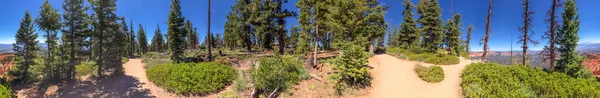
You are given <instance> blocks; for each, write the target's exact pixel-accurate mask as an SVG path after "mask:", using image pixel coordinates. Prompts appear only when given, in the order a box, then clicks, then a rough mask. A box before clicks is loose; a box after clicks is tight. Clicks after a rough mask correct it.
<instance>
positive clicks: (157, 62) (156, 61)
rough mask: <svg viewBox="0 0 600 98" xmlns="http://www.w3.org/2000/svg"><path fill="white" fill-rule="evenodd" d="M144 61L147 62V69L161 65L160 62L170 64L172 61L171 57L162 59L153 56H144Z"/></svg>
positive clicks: (145, 66)
mask: <svg viewBox="0 0 600 98" xmlns="http://www.w3.org/2000/svg"><path fill="white" fill-rule="evenodd" d="M142 63H145V65H144V68H145V69H149V68H152V67H154V66H156V65H160V64H169V63H171V59H162V58H158V59H151V58H142Z"/></svg>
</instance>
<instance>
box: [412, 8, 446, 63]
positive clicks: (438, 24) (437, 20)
mask: <svg viewBox="0 0 600 98" xmlns="http://www.w3.org/2000/svg"><path fill="white" fill-rule="evenodd" d="M417 6H418V8H417V13H418V14H419V15H420V16H421V17H420V18H419V20H418V21H419V23H420V24H421V28H420V29H421V30H420V31H422V32H423V34H422V35H423V36H422V38H423V43H422V47H423V48H425V49H426V51H427V52H432V53H434V52H436V51H437V49H439V48H440V46H441V45H442V44H443V36H444V32H443V24H442V19H441V17H442V14H441V13H442V9H441V8H440V5H439V4H438V1H437V0H421V2H419V4H418V5H417Z"/></svg>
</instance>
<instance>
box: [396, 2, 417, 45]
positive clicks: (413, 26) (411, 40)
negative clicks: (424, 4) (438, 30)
mask: <svg viewBox="0 0 600 98" xmlns="http://www.w3.org/2000/svg"><path fill="white" fill-rule="evenodd" d="M402 5H404V11H403V12H402V15H403V16H404V18H402V19H403V20H404V22H402V24H401V25H400V33H399V34H398V35H402V37H398V38H400V39H403V40H402V41H401V43H406V45H408V46H404V48H409V49H414V48H415V47H416V46H417V45H419V39H420V38H421V36H420V35H421V34H420V32H418V31H417V22H416V21H415V19H414V18H413V15H414V14H413V12H412V9H413V8H414V5H413V3H412V2H410V0H404V3H402Z"/></svg>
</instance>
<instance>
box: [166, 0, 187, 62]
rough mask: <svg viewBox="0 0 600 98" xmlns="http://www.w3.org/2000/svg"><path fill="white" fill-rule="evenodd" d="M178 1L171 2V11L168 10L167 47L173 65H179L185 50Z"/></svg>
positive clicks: (182, 20)
mask: <svg viewBox="0 0 600 98" xmlns="http://www.w3.org/2000/svg"><path fill="white" fill-rule="evenodd" d="M179 3H180V1H179V0H172V3H171V9H170V10H169V20H168V21H167V24H168V26H169V27H168V31H167V32H168V33H167V36H168V37H167V39H168V42H167V43H168V47H169V52H170V53H171V60H172V61H173V62H174V63H181V62H182V61H181V60H182V59H183V51H184V48H185V46H184V45H185V31H184V30H183V29H182V28H183V22H184V20H185V19H184V18H183V16H182V15H181V6H179Z"/></svg>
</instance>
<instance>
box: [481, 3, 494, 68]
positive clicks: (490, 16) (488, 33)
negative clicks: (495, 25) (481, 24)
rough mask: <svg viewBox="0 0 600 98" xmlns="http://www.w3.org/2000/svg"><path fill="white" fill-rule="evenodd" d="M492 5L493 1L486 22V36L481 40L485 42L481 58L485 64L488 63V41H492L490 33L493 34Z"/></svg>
mask: <svg viewBox="0 0 600 98" xmlns="http://www.w3.org/2000/svg"><path fill="white" fill-rule="evenodd" d="M492 3H493V1H492V0H490V5H489V6H488V15H487V20H486V22H485V35H484V36H483V38H482V39H481V41H482V42H483V55H482V56H481V61H483V62H485V61H486V60H485V58H486V57H487V52H488V51H489V49H488V41H489V40H490V33H491V32H492V31H491V28H490V26H491V20H492Z"/></svg>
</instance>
